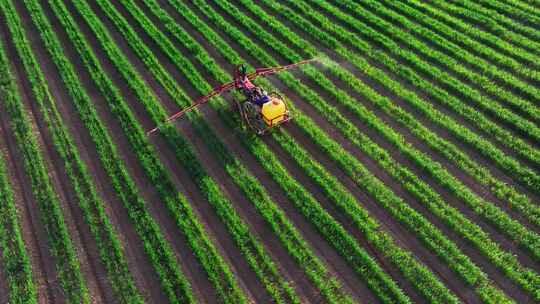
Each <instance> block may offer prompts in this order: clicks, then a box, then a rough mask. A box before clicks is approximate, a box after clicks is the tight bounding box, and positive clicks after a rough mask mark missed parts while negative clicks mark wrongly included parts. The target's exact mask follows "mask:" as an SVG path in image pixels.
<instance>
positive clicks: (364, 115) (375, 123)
mask: <svg viewBox="0 0 540 304" xmlns="http://www.w3.org/2000/svg"><path fill="white" fill-rule="evenodd" d="M263 1H265V2H267V3H268V5H272V6H276V5H277V4H276V3H275V2H272V3H270V2H269V1H266V0H263ZM245 2H248V1H247V0H246V1H245ZM295 3H296V4H299V3H300V2H299V1H297V2H295ZM244 5H245V6H246V7H248V8H249V4H248V3H244ZM297 9H299V10H302V9H301V8H300V7H298V6H297ZM278 11H279V10H278ZM303 12H304V13H308V11H307V10H303ZM309 12H312V11H309ZM257 15H258V16H262V13H261V12H258V13H257ZM288 15H293V13H292V11H289V13H288ZM293 22H294V21H293ZM286 30H287V29H280V32H281V33H284V32H285V31H286ZM306 32H309V33H314V32H316V29H315V28H310V29H308V30H307V31H306ZM294 39H299V38H298V37H294ZM329 69H330V70H331V69H332V68H331V67H329ZM354 79H355V78H354ZM366 93H367V94H366ZM333 95H336V97H338V96H337V94H333ZM363 95H364V96H367V97H368V98H369V99H373V98H376V97H377V95H376V94H373V91H371V92H370V91H367V90H366V92H365V93H363ZM342 97H343V98H342V101H343V102H344V104H345V105H346V106H347V108H348V109H349V110H351V111H352V112H353V113H355V114H356V115H357V116H359V118H361V119H362V120H363V121H365V122H366V123H367V124H368V125H370V126H372V127H373V128H374V129H376V130H378V131H379V132H380V133H381V134H382V135H383V136H384V137H385V138H387V139H388V140H389V141H390V142H392V143H393V144H394V145H395V146H396V147H397V148H398V149H399V150H400V151H401V152H403V153H404V154H405V155H407V156H408V157H409V158H410V159H411V160H413V161H414V162H415V163H416V164H417V165H418V166H419V167H420V168H422V169H424V170H427V171H428V172H429V173H430V174H431V175H432V176H433V177H435V179H436V180H437V181H438V182H439V183H440V184H441V185H443V186H445V187H447V188H448V189H449V190H450V191H451V192H453V193H454V194H456V196H457V197H460V198H461V199H462V200H463V201H464V202H466V203H468V204H469V205H470V207H471V208H472V209H473V210H474V211H475V212H476V213H478V214H479V215H481V216H483V217H484V218H485V219H487V220H488V221H490V222H491V223H492V224H494V225H495V226H498V227H499V229H500V230H502V231H503V232H506V234H507V235H509V236H510V237H511V238H512V239H514V240H516V241H517V242H520V243H521V244H522V245H523V246H524V247H526V248H528V249H529V250H530V252H531V253H532V254H533V255H534V256H535V257H537V258H538V257H540V250H539V249H540V246H539V244H540V237H539V236H538V235H537V234H536V233H534V232H532V231H529V230H527V229H526V228H525V227H523V226H522V225H521V224H520V223H518V222H517V221H515V220H512V219H511V218H510V217H508V216H507V215H506V214H505V213H504V212H502V211H501V210H500V209H499V208H497V207H496V206H494V205H492V204H490V203H489V202H486V201H484V200H482V199H481V198H480V197H478V196H477V195H475V194H474V193H473V192H472V191H471V190H470V189H468V188H466V187H465V186H464V185H462V184H461V183H460V182H459V181H457V180H456V178H455V177H453V176H452V175H451V174H450V173H448V172H447V171H446V170H444V168H443V167H442V166H441V165H440V164H438V163H436V162H433V161H432V160H431V159H430V158H429V157H428V156H427V155H425V154H423V153H421V152H420V151H418V150H416V149H414V148H412V147H411V146H410V145H408V144H407V143H406V141H405V139H404V138H403V137H402V136H401V135H400V134H399V133H397V132H395V131H393V129H391V128H390V127H388V126H386V125H385V124H383V123H382V122H381V121H380V120H378V118H377V117H376V116H375V115H374V114H373V113H370V112H369V111H367V109H365V108H364V107H363V106H361V104H359V103H357V102H356V101H355V100H353V99H352V98H346V97H344V96H343V95H342ZM319 110H320V112H321V113H323V115H328V113H331V109H329V108H321V109H319ZM336 117H338V118H339V119H337V121H338V122H339V123H338V124H341V125H336V126H337V127H338V128H339V129H341V130H342V132H343V133H344V134H346V133H347V132H348V133H349V136H348V137H349V138H351V140H352V141H353V142H354V143H356V144H357V145H358V146H362V144H361V142H362V141H364V142H367V143H368V146H367V147H366V148H363V150H364V151H365V152H366V153H368V154H369V155H371V156H372V158H374V159H376V160H382V159H385V158H388V156H384V152H385V151H384V150H383V149H380V148H378V147H377V146H375V145H374V144H373V143H370V141H368V138H367V137H365V136H364V138H365V139H364V140H361V141H359V139H361V138H362V136H361V133H360V132H359V131H358V129H356V128H354V126H352V125H350V123H348V121H346V120H345V119H344V118H342V117H341V116H340V115H339V113H337V112H336ZM347 124H349V125H348V126H347ZM351 130H356V131H355V132H352V131H351ZM369 146H371V147H369ZM360 148H362V147H360ZM375 148H378V150H379V152H378V153H376V154H372V153H373V151H374V149H375ZM370 152H371V153H370ZM387 164H390V165H391V166H390V167H388V165H386V166H384V164H381V165H382V166H383V167H386V168H387V169H388V171H389V172H390V173H391V174H392V175H394V177H396V179H398V180H400V181H401V182H402V183H404V185H405V187H406V188H407V187H411V186H412V185H413V184H414V185H416V186H415V187H413V188H412V189H409V190H410V192H411V193H412V194H414V195H416V196H417V197H418V198H419V200H420V201H424V202H425V203H433V202H438V204H439V205H440V206H442V205H445V203H444V201H443V200H442V199H441V198H440V197H439V196H438V195H436V193H435V192H433V190H432V189H431V188H430V187H429V186H428V185H427V184H425V183H423V182H422V181H421V180H420V179H419V178H418V177H416V176H415V175H414V174H412V173H411V172H410V171H408V170H407V169H406V168H405V167H401V168H400V166H396V163H395V161H393V160H391V159H389V160H388V161H387ZM392 172H393V173H392ZM399 172H401V173H399ZM398 173H399V174H398ZM419 189H422V193H423V194H424V195H423V196H422V195H420V196H419V194H420V193H418V191H419ZM454 213H455V215H454V218H453V224H451V226H453V227H456V228H460V231H459V232H460V233H461V234H463V235H465V236H469V237H470V236H471V235H476V236H480V235H482V237H477V238H476V240H475V238H474V237H473V239H472V240H471V241H472V242H473V243H474V244H476V245H477V247H479V248H480V250H481V251H482V252H483V253H484V254H485V255H487V256H490V257H491V260H492V261H493V262H494V263H495V264H496V265H497V266H499V267H501V268H503V269H505V271H507V272H510V273H511V274H512V275H511V276H512V278H513V279H515V280H516V281H518V282H520V284H521V285H522V286H523V287H524V288H525V289H526V290H529V291H530V292H534V290H535V288H534V286H535V284H538V283H540V278H539V277H538V275H536V274H535V273H534V272H531V271H529V270H528V269H525V268H523V267H522V266H521V265H520V264H519V263H518V262H517V260H516V259H515V258H514V257H513V256H512V255H511V254H509V253H504V252H503V251H501V250H500V249H499V250H496V249H495V248H498V246H497V245H496V243H494V242H493V241H491V240H490V239H489V237H488V236H487V234H485V233H480V232H481V230H480V228H479V227H478V226H476V225H473V223H472V222H469V223H468V224H469V225H466V227H465V226H463V224H462V223H463V222H464V220H465V218H464V217H462V215H461V214H460V213H459V212H457V210H456V211H455V212H454ZM460 217H461V218H460ZM467 230H468V232H467ZM472 231H475V232H474V233H473V232H472ZM494 251H497V252H498V254H496V255H493V252H494ZM503 255H504V256H505V259H504V260H503V259H500V257H501V256H503ZM507 259H510V260H513V263H511V266H510V263H509V262H508V261H507Z"/></svg>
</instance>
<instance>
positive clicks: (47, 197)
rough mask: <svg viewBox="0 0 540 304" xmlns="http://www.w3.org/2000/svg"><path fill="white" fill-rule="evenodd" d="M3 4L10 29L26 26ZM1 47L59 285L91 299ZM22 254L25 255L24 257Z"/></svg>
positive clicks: (6, 97) (71, 298)
mask: <svg viewBox="0 0 540 304" xmlns="http://www.w3.org/2000/svg"><path fill="white" fill-rule="evenodd" d="M0 8H1V9H2V12H3V14H4V16H5V18H6V21H7V25H8V28H9V30H10V31H11V32H14V31H15V30H16V29H20V28H23V27H22V25H21V22H20V19H19V17H18V16H17V14H16V13H15V12H14V8H13V4H12V3H11V1H9V0H2V1H0ZM0 48H2V50H0V53H1V54H0V57H1V62H0V66H1V67H2V69H3V70H2V72H1V73H0V74H1V75H3V76H2V77H4V78H6V81H7V85H6V86H4V87H3V91H4V92H3V94H2V95H3V96H2V97H3V105H4V110H5V111H6V112H5V113H7V115H9V117H10V119H11V123H10V125H11V131H12V132H13V134H14V136H15V139H16V141H17V152H18V153H20V155H21V157H22V159H23V164H24V168H25V171H26V173H27V174H28V177H29V179H30V184H31V187H32V192H33V194H34V198H35V200H36V202H37V203H38V207H39V210H40V215H41V220H42V222H43V225H44V226H45V230H46V231H47V236H48V244H49V248H50V250H51V253H52V256H53V257H54V260H55V263H56V271H57V275H58V278H59V280H60V285H61V287H62V290H63V292H64V295H65V298H66V301H67V302H68V303H90V295H89V293H88V288H87V286H86V282H85V280H84V278H83V275H82V273H81V269H80V264H79V261H78V258H77V253H76V251H75V248H74V246H73V242H72V240H71V238H70V236H69V233H68V228H67V226H66V223H65V221H64V215H63V214H62V207H61V206H60V201H59V198H58V195H57V194H56V192H55V189H54V187H53V184H52V181H51V179H50V177H49V175H48V171H47V168H46V164H45V161H44V159H43V155H42V154H41V151H40V148H39V145H38V142H37V139H36V138H35V135H34V133H33V130H32V127H31V125H30V121H29V118H28V117H27V114H26V110H25V109H24V106H23V103H22V101H21V98H20V96H19V94H18V92H17V89H16V84H15V83H14V79H13V77H12V76H11V72H10V71H9V67H10V64H9V62H8V61H7V58H6V55H5V52H4V50H3V47H2V46H1V45H0ZM22 258H23V259H24V257H22ZM26 271H28V269H27V270H26ZM30 301H32V300H30Z"/></svg>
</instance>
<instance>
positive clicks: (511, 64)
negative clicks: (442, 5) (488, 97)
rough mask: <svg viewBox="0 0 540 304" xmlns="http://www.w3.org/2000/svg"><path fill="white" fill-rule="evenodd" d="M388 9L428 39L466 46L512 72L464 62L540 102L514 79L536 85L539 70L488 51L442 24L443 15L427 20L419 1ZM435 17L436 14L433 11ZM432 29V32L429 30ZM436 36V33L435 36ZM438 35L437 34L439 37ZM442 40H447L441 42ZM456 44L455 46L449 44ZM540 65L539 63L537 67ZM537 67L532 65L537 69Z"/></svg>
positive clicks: (410, 0)
mask: <svg viewBox="0 0 540 304" xmlns="http://www.w3.org/2000/svg"><path fill="white" fill-rule="evenodd" d="M385 3H386V5H387V6H388V7H390V8H389V9H395V11H396V12H400V13H401V14H403V15H405V16H408V17H410V18H412V19H413V20H415V21H416V22H418V23H419V24H423V25H424V26H425V29H424V32H426V34H424V35H429V36H428V37H427V38H429V39H431V40H434V41H439V40H440V39H444V40H445V41H447V43H451V44H454V43H455V44H458V45H460V44H463V45H465V46H466V47H467V48H469V49H470V50H472V51H474V52H475V53H477V54H481V55H483V56H484V57H485V58H486V59H489V60H490V61H492V62H494V63H496V64H497V65H499V66H501V67H506V68H508V69H511V70H513V71H514V72H513V73H509V72H505V71H504V70H499V69H497V68H496V67H495V66H493V64H491V65H490V63H489V62H486V61H485V60H482V61H480V62H475V60H478V59H480V58H478V57H476V58H473V57H470V56H466V57H464V58H463V59H464V60H466V61H467V62H469V63H470V64H471V65H473V66H478V68H480V69H481V71H483V72H485V73H486V74H487V75H490V76H491V77H493V78H496V79H499V80H500V81H502V82H505V83H506V84H507V86H510V87H514V88H516V89H519V90H521V91H523V92H524V93H526V94H528V95H529V96H531V97H532V98H535V99H536V100H539V99H538V98H539V96H540V95H538V94H539V90H538V89H537V88H535V87H534V86H527V84H526V83H525V82H522V81H521V80H519V79H518V78H517V77H514V76H513V74H514V73H515V74H516V75H520V76H522V77H524V78H527V79H531V80H534V81H537V82H538V81H539V80H540V73H539V72H538V71H537V69H529V68H528V67H527V65H523V64H520V63H519V62H517V61H516V60H515V59H513V58H512V57H508V56H505V55H503V54H500V53H498V52H495V51H494V50H492V49H491V48H489V47H486V46H485V45H483V44H481V43H479V42H478V41H476V40H475V39H473V38H469V37H468V36H467V35H465V34H463V33H462V32H461V31H457V30H456V29H455V28H454V27H452V26H447V25H446V24H444V23H443V22H441V21H440V20H439V19H440V14H437V17H435V18H432V17H430V16H427V14H425V13H424V12H425V10H426V8H427V6H426V5H424V4H422V3H420V2H418V1H416V0H408V1H407V4H404V3H399V4H398V3H390V2H385ZM432 13H433V11H432ZM427 29H429V30H427ZM435 32H436V33H435ZM437 33H438V34H437ZM441 36H443V37H445V38H441ZM432 37H437V39H433V38H432ZM448 40H450V41H453V42H449V41H448ZM443 48H446V49H449V48H452V49H454V51H455V52H456V51H457V52H462V53H464V52H466V51H464V50H461V51H459V48H460V47H459V46H455V45H448V46H446V47H444V46H443ZM536 64H537V63H536ZM536 64H532V65H533V66H535V67H536Z"/></svg>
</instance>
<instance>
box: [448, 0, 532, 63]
mask: <svg viewBox="0 0 540 304" xmlns="http://www.w3.org/2000/svg"><path fill="white" fill-rule="evenodd" d="M453 3H454V4H456V5H459V6H460V7H463V8H464V9H466V10H468V11H470V12H472V13H474V14H478V15H481V16H485V17H486V18H488V19H490V20H491V21H492V23H494V24H497V25H500V27H501V28H502V30H503V31H504V32H509V33H512V34H514V35H516V36H519V38H520V40H521V41H524V42H527V41H530V42H531V44H532V43H534V44H538V43H539V42H540V32H539V31H537V30H536V29H534V28H532V27H529V26H526V25H523V24H521V23H519V22H517V21H515V20H512V18H510V17H508V16H507V15H506V14H500V13H499V12H497V11H495V10H493V9H490V8H486V7H483V6H482V5H480V4H478V3H476V2H473V1H469V0H456V1H453ZM490 28H493V26H491V27H490ZM533 51H534V52H535V53H537V54H540V48H536V49H533Z"/></svg>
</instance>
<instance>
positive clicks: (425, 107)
mask: <svg viewBox="0 0 540 304" xmlns="http://www.w3.org/2000/svg"><path fill="white" fill-rule="evenodd" d="M323 25H324V26H326V27H327V28H337V29H339V27H337V26H335V25H333V24H332V23H330V22H324V23H322V24H321V26H323ZM311 28H312V29H313V28H314V29H315V31H307V32H308V33H310V34H315V33H317V34H319V35H318V37H319V39H320V41H321V42H322V43H325V44H327V45H331V46H332V47H333V46H340V44H339V43H338V42H337V41H336V39H334V38H333V37H331V36H330V35H327V34H324V33H323V34H321V30H320V29H318V28H315V27H313V26H312V27H311ZM341 32H342V31H341ZM334 33H336V34H339V33H340V31H339V30H335V31H334ZM355 42H356V47H357V48H358V49H360V50H361V51H362V53H363V54H365V55H368V56H370V57H371V58H373V59H376V60H377V61H379V62H380V63H382V64H384V65H386V67H387V68H389V69H390V70H391V71H392V72H394V73H396V74H397V75H400V76H402V77H405V78H407V79H410V81H411V82H412V83H415V85H417V86H419V87H420V88H422V89H424V90H425V91H426V92H428V93H429V94H430V95H432V96H433V97H435V98H437V99H438V100H440V101H442V102H444V103H446V104H448V105H450V106H451V107H452V108H453V109H454V110H455V111H457V112H458V113H460V114H462V115H464V116H466V117H468V119H469V120H470V121H471V122H473V123H475V124H477V125H478V127H479V128H480V129H482V130H491V131H492V132H491V133H492V134H493V135H494V136H495V137H496V138H498V139H499V141H500V142H504V143H505V144H506V145H508V146H509V147H514V150H515V151H516V152H518V153H520V154H521V155H523V156H525V157H533V158H535V159H540V157H534V156H533V155H534V154H539V153H538V151H537V150H535V149H533V148H532V147H530V146H529V145H527V144H525V143H524V142H523V141H522V140H520V139H518V138H516V137H514V136H513V135H512V134H510V133H509V132H507V131H505V130H502V129H501V128H499V127H498V126H497V125H495V124H494V123H493V122H491V121H489V120H487V119H486V117H485V116H483V115H480V114H479V113H478V112H477V111H476V110H475V109H473V108H472V107H470V106H468V105H466V104H464V103H463V102H461V101H460V100H459V99H458V98H455V97H454V96H451V95H449V94H448V93H447V92H446V91H444V90H441V89H440V88H438V87H435V86H433V85H432V84H431V83H429V82H427V81H425V80H424V79H422V78H421V77H419V76H418V75H417V74H416V73H415V72H414V71H412V70H411V69H410V68H407V67H404V66H403V65H401V64H399V63H398V62H396V61H395V60H394V59H392V58H390V57H389V56H388V55H386V54H385V53H383V52H379V51H376V50H374V49H372V48H371V47H370V45H369V44H368V43H366V42H364V41H362V40H359V39H357V40H355ZM296 43H299V42H296ZM306 50H309V49H308V48H306ZM335 50H336V52H338V54H340V55H341V56H342V57H343V58H346V59H347V60H349V61H350V62H351V63H352V64H353V65H354V66H355V67H357V68H358V69H359V70H361V71H362V72H363V73H365V74H366V75H367V76H369V77H370V78H372V79H374V80H376V81H378V82H379V83H380V84H381V85H383V86H385V87H387V88H388V89H390V90H391V91H392V92H394V93H395V94H396V95H397V96H400V97H401V98H403V99H404V101H406V102H408V103H409V104H410V105H411V106H413V107H414V109H415V110H418V111H419V112H420V113H422V114H424V115H426V116H427V117H428V118H429V119H430V120H431V121H432V122H434V123H436V124H437V125H440V126H441V127H443V128H445V129H447V130H448V131H450V132H451V133H452V135H454V136H456V137H457V138H459V139H460V140H462V141H463V142H466V143H468V144H470V145H471V146H472V147H473V148H475V149H477V150H478V151H479V152H480V153H481V154H482V155H484V156H486V157H488V158H490V159H491V160H493V161H494V163H495V164H496V165H497V166H499V167H500V168H501V169H503V170H504V171H506V172H507V173H508V174H509V175H510V176H513V177H516V178H517V179H518V180H519V181H520V182H521V183H522V184H524V185H526V186H527V187H529V188H531V189H533V190H534V191H540V176H538V174H537V173H536V172H535V171H534V170H532V169H530V168H528V167H526V166H523V165H521V164H520V163H519V162H518V161H516V160H515V159H514V158H512V157H509V156H507V155H505V154H504V153H503V152H502V151H501V150H500V149H498V148H496V147H495V146H494V145H493V144H491V143H490V142H489V141H488V140H486V139H484V138H482V137H480V136H478V135H477V134H476V133H474V132H472V131H471V130H469V129H468V128H466V127H464V126H462V125H460V124H458V123H457V122H456V121H455V120H453V119H452V118H450V117H449V116H447V115H445V114H444V113H442V112H440V111H438V110H437V109H436V108H435V107H434V106H433V105H432V104H431V103H429V102H426V101H424V100H422V99H420V98H419V97H418V96H417V95H416V94H415V93H414V92H412V91H410V90H408V89H406V88H405V87H404V86H403V85H402V84H401V83H399V82H398V81H394V80H393V79H392V78H391V77H389V76H388V75H387V74H386V73H385V72H383V71H382V70H380V69H378V68H375V67H373V66H371V65H369V63H368V62H367V61H366V60H365V59H364V58H362V57H360V56H358V55H357V54H355V53H353V52H350V51H348V50H346V49H344V48H343V47H337V48H335ZM310 54H311V52H310ZM333 71H334V72H336V73H335V74H336V76H338V77H339V78H341V79H342V80H345V81H346V82H347V83H349V84H351V85H352V88H353V89H355V90H358V86H359V85H361V82H360V81H359V80H357V79H355V77H354V76H353V75H352V74H351V73H348V72H347V71H344V70H343V69H334V70H333ZM359 93H360V92H359ZM525 151H527V152H525ZM535 152H536V153H535Z"/></svg>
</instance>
